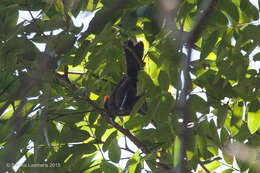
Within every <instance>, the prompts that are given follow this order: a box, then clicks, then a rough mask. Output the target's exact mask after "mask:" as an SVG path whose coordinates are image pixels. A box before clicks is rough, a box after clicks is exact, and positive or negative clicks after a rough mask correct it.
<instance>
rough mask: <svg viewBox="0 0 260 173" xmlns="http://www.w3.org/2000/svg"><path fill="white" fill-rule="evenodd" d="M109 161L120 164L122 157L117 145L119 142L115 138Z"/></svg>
mask: <svg viewBox="0 0 260 173" xmlns="http://www.w3.org/2000/svg"><path fill="white" fill-rule="evenodd" d="M108 156H109V159H110V160H112V161H113V162H115V163H118V162H119V160H120V157H121V149H120V147H119V146H118V144H117V140H116V139H115V138H114V139H113V140H112V142H111V144H110V146H109V150H108Z"/></svg>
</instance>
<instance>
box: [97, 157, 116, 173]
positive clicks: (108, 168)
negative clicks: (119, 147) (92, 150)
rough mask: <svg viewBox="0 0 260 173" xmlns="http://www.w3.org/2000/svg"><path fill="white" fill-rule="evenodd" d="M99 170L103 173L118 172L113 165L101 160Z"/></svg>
mask: <svg viewBox="0 0 260 173" xmlns="http://www.w3.org/2000/svg"><path fill="white" fill-rule="evenodd" d="M101 169H102V171H103V172H105V173H117V172H119V170H118V168H117V167H116V166H115V165H113V164H111V163H109V162H107V161H105V160H103V161H102V163H101Z"/></svg>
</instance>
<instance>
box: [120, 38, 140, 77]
mask: <svg viewBox="0 0 260 173" xmlns="http://www.w3.org/2000/svg"><path fill="white" fill-rule="evenodd" d="M124 50H125V56H126V72H127V75H128V77H130V78H133V79H137V73H138V71H139V70H141V69H143V67H144V65H145V63H144V61H143V59H142V58H143V52H144V44H143V42H141V41H140V42H138V43H134V42H133V41H131V40H128V41H126V42H125V45H124Z"/></svg>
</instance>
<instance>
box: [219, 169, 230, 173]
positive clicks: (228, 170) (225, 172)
mask: <svg viewBox="0 0 260 173" xmlns="http://www.w3.org/2000/svg"><path fill="white" fill-rule="evenodd" d="M232 172H233V169H226V170H224V171H222V172H221V173H232Z"/></svg>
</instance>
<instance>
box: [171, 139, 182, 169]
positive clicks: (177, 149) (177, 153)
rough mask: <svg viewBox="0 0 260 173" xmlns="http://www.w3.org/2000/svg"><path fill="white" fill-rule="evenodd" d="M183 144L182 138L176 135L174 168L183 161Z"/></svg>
mask: <svg viewBox="0 0 260 173" xmlns="http://www.w3.org/2000/svg"><path fill="white" fill-rule="evenodd" d="M181 145H182V143H181V140H180V138H179V137H178V136H176V137H175V140H174V159H173V163H174V168H176V167H177V166H178V165H179V164H180V163H181V162H182V158H181V157H182V156H181V147H182V146H181Z"/></svg>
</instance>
